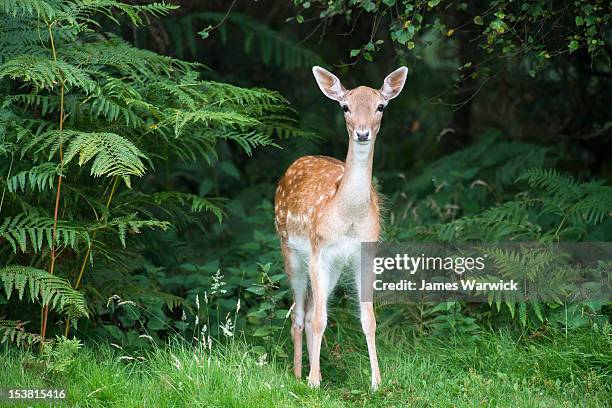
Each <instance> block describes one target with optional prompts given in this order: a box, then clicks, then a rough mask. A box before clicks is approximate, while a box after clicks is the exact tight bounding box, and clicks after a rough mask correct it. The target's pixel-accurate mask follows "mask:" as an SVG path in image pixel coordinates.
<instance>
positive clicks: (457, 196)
mask: <svg viewBox="0 0 612 408" xmlns="http://www.w3.org/2000/svg"><path fill="white" fill-rule="evenodd" d="M556 163H557V158H556V157H555V155H554V149H551V148H547V147H542V146H536V145H532V144H527V143H520V142H507V141H502V140H500V139H499V137H496V136H492V135H488V136H485V137H483V139H482V140H481V141H480V142H478V143H475V144H474V145H472V146H470V147H467V148H465V149H463V150H459V151H457V152H455V153H452V154H450V155H448V156H445V157H442V158H440V159H439V160H437V161H434V162H433V163H431V164H429V165H428V166H427V167H425V168H424V169H423V171H422V172H421V174H419V175H417V176H416V177H415V178H413V179H412V180H411V181H409V182H403V183H402V184H401V185H399V186H398V188H397V192H396V193H395V195H393V196H392V197H391V200H393V203H394V204H393V208H394V210H393V211H391V212H390V216H389V222H388V223H387V225H386V236H387V239H388V240H391V241H393V240H397V241H411V240H413V241H417V242H419V241H436V242H445V243H457V242H459V243H460V242H483V243H503V242H505V241H513V242H538V243H542V244H551V243H558V242H567V241H569V242H575V241H604V242H607V241H610V240H611V239H612V219H611V215H612V187H610V186H607V185H605V184H604V183H603V182H601V181H597V180H587V181H578V180H576V179H574V178H573V177H570V176H567V175H563V174H562V173H560V172H559V171H558V170H555V169H553V168H552V166H554V165H555V164H556ZM402 181H403V180H402ZM394 182H395V180H386V184H387V185H388V184H391V185H393V183H394ZM540 249H541V248H540ZM490 255H491V258H492V259H494V260H495V262H496V263H497V266H498V267H499V268H500V270H501V271H502V272H503V273H504V274H505V275H506V276H507V277H508V278H509V279H510V278H512V277H516V276H520V277H521V278H525V277H526V276H530V279H532V280H537V279H539V277H538V276H532V275H531V274H529V273H527V272H526V271H531V272H532V273H536V272H537V271H543V270H549V269H550V268H553V267H554V269H555V270H559V271H561V272H560V273H559V275H558V276H555V277H554V279H553V280H552V281H551V282H548V283H547V285H546V286H547V287H549V289H550V290H551V292H550V293H547V294H546V295H547V296H546V301H545V302H541V301H539V300H538V299H536V298H532V299H530V301H528V302H525V301H524V299H518V300H517V299H514V300H513V299H505V300H504V299H501V298H496V297H494V296H493V297H490V298H489V303H488V304H486V305H483V306H482V307H481V308H479V309H478V310H479V314H480V316H489V317H491V318H492V316H500V315H504V313H508V314H509V316H508V318H509V319H511V320H513V319H516V320H517V321H518V322H519V323H520V325H521V326H527V325H528V324H533V325H536V326H537V325H540V324H546V323H554V324H566V322H571V321H576V322H580V324H586V323H587V322H588V321H589V319H592V321H596V320H598V319H599V320H601V319H602V318H603V319H604V320H606V319H607V317H605V313H604V312H603V309H604V308H605V305H606V302H591V301H587V302H580V303H575V304H570V303H568V302H566V301H565V300H564V296H563V295H564V291H565V290H566V289H567V284H569V283H571V282H577V281H578V280H579V279H578V278H582V279H584V278H591V274H592V270H591V269H589V270H579V269H576V267H574V266H567V265H565V266H564V265H562V264H559V262H560V260H559V259H557V257H556V255H555V256H553V255H551V253H550V252H544V253H542V252H540V251H539V249H536V250H534V251H525V252H520V253H512V254H509V253H501V252H495V251H493V252H491V253H490ZM547 268H548V269H547ZM606 273H608V274H609V270H608V271H607V272H606ZM604 280H605V279H604ZM587 281H588V280H587ZM597 282H598V278H593V281H592V282H591V283H590V284H592V285H597ZM587 285H589V284H587ZM432 307H433V308H434V309H435V306H432ZM504 309H505V310H504ZM559 309H561V310H564V311H568V313H569V314H570V316H569V317H568V316H563V317H564V319H559V318H558V314H559V313H560V312H559ZM436 310H438V309H436ZM439 310H442V309H439ZM463 310H465V309H463ZM424 316H427V317H429V315H428V314H427V311H426V312H425V315H424ZM572 316H582V317H583V318H582V319H572ZM587 316H588V317H589V319H587V318H586V317H587Z"/></svg>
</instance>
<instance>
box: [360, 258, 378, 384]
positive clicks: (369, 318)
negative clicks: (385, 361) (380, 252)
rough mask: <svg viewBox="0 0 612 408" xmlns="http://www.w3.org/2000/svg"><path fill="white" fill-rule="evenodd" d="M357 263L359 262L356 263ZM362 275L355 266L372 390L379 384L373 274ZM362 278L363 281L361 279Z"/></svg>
mask: <svg viewBox="0 0 612 408" xmlns="http://www.w3.org/2000/svg"><path fill="white" fill-rule="evenodd" d="M358 265H359V264H358ZM365 273H366V276H362V272H361V267H360V266H358V267H357V268H356V277H355V278H356V279H355V281H356V283H357V293H358V295H359V297H358V301H359V312H360V313H359V314H360V320H361V328H362V330H363V333H364V334H365V338H366V342H367V344H368V355H369V357H370V370H371V372H372V384H371V387H372V390H373V391H375V390H377V389H378V385H379V384H380V369H379V367H378V355H377V354H376V316H375V314H374V303H373V289H372V288H373V286H372V284H373V274H372V273H368V272H365ZM362 278H363V279H364V281H362Z"/></svg>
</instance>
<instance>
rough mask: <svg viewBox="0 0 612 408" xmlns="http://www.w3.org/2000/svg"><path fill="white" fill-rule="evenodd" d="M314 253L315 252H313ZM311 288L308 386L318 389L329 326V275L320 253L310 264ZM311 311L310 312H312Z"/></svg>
mask: <svg viewBox="0 0 612 408" xmlns="http://www.w3.org/2000/svg"><path fill="white" fill-rule="evenodd" d="M313 252H314V251H313ZM309 275H310V286H311V288H312V299H311V304H312V305H311V306H310V310H312V313H311V316H309V317H310V324H309V326H310V328H309V330H307V332H308V331H310V350H309V357H310V374H309V375H308V384H309V385H310V386H311V387H314V388H318V387H319V385H320V384H321V366H320V356H321V340H322V339H323V332H324V331H325V327H326V326H327V294H328V285H329V275H328V271H327V270H326V268H325V265H323V263H322V262H321V260H320V258H319V252H318V251H317V252H314V253H312V254H311V257H310V263H309ZM310 310H309V311H310Z"/></svg>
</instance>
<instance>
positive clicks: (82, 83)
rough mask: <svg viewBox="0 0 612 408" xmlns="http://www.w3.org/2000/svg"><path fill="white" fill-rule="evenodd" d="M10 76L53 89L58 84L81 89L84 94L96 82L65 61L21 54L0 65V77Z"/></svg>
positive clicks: (90, 90) (90, 89) (93, 87)
mask: <svg viewBox="0 0 612 408" xmlns="http://www.w3.org/2000/svg"><path fill="white" fill-rule="evenodd" d="M4 77H10V78H12V79H20V80H22V81H25V82H31V83H33V84H34V85H36V86H37V87H40V88H48V89H53V88H55V87H59V86H60V84H64V85H65V86H67V87H69V88H71V87H75V88H79V89H82V90H83V91H84V92H85V93H86V94H87V93H90V92H92V91H93V90H94V89H95V86H96V83H95V82H94V81H93V80H92V79H91V77H90V75H89V73H87V72H85V70H83V69H81V68H77V67H76V66H74V65H71V64H69V63H67V62H65V61H61V60H58V61H52V60H50V59H49V58H44V57H39V56H30V55H22V56H18V57H15V58H12V59H10V60H8V61H6V62H4V63H3V64H2V65H0V79H2V78H4Z"/></svg>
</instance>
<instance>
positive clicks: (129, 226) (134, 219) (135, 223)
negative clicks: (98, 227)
mask: <svg viewBox="0 0 612 408" xmlns="http://www.w3.org/2000/svg"><path fill="white" fill-rule="evenodd" d="M107 225H108V226H109V227H116V228H117V235H118V237H119V240H120V241H121V244H122V245H123V247H125V246H126V243H125V239H126V235H127V233H128V232H129V233H131V234H139V233H140V230H141V229H142V228H160V229H162V230H166V229H168V228H169V227H170V226H171V225H172V224H170V223H169V222H167V221H160V220H141V219H138V214H136V213H133V214H129V215H126V216H123V217H117V218H113V219H112V220H110V221H109V222H108V224H107Z"/></svg>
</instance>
